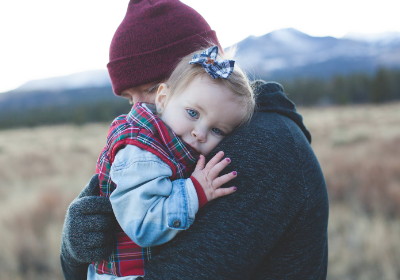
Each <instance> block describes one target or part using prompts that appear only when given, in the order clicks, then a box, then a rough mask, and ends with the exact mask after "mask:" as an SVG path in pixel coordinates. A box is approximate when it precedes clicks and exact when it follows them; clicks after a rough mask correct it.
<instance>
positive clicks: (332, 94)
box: [280, 68, 400, 106]
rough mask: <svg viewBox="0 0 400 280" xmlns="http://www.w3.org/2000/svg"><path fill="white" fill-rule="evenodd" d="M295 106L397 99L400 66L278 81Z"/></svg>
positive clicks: (384, 101) (381, 101)
mask: <svg viewBox="0 0 400 280" xmlns="http://www.w3.org/2000/svg"><path fill="white" fill-rule="evenodd" d="M280 83H281V84H282V85H283V86H284V88H285V91H286V93H287V94H288V96H289V98H290V99H291V100H292V101H293V102H295V103H296V105H299V106H318V105H351V104H367V103H372V104H380V103H386V102H393V101H396V100H397V101H398V100H400V70H399V69H385V68H381V69H379V70H378V71H377V72H376V73H375V74H373V75H370V74H365V73H353V74H349V75H345V76H344V75H337V76H334V77H331V78H329V79H320V78H302V79H293V80H291V81H289V82H285V81H281V82H280Z"/></svg>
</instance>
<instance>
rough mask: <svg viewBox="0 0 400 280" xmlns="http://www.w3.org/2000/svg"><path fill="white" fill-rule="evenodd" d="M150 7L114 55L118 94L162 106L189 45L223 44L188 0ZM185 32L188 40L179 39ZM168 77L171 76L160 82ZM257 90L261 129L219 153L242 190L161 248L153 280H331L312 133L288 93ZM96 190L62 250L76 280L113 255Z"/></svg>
mask: <svg viewBox="0 0 400 280" xmlns="http://www.w3.org/2000/svg"><path fill="white" fill-rule="evenodd" d="M151 2H152V4H151V3H150V1H131V2H130V3H129V7H128V11H127V14H126V16H125V19H124V21H123V22H122V23H121V25H120V27H119V28H118V30H117V32H116V34H115V36H114V38H113V41H112V44H111V48H110V63H109V65H108V70H109V73H110V77H111V80H112V83H113V89H114V92H115V93H116V94H119V95H121V96H125V97H128V98H129V99H130V100H131V102H137V101H145V102H151V101H153V100H154V98H155V97H154V94H152V89H153V87H154V86H155V85H156V84H157V83H158V82H160V81H162V80H163V79H166V78H167V76H168V74H169V73H168V70H165V69H172V68H173V67H174V66H175V61H176V60H178V58H179V57H183V56H184V55H185V54H187V53H190V51H187V53H185V54H182V53H183V52H185V50H183V51H182V53H178V50H181V48H184V47H185V46H188V41H189V42H191V43H193V44H194V45H198V44H201V43H202V42H204V40H206V41H213V42H215V43H216V44H218V40H217V38H216V36H215V33H214V32H213V31H212V30H211V29H210V28H209V26H208V24H207V23H206V22H205V20H204V19H203V18H202V17H201V16H200V15H198V13H196V12H195V11H194V10H192V9H190V8H189V7H187V6H186V5H184V4H182V3H180V2H179V1H167V0H164V1H163V0H160V1H151ZM135 5H139V6H140V5H143V6H140V7H139V6H136V7H134V6H135ZM171 6H173V8H171ZM167 7H169V8H170V9H168V8H167ZM140 8H142V9H140ZM188 14H189V16H188ZM194 27H196V28H194ZM199 27H200V28H199ZM191 28H192V29H191ZM193 28H194V29H193ZM143 29H146V32H144V31H142V30H143ZM151 29H154V30H156V31H155V32H151V31H149V30H151ZM161 29H162V30H161ZM188 29H191V31H188V32H186V33H184V32H183V30H188ZM179 32H181V33H184V35H183V36H182V34H180V35H179V36H175V33H179ZM137 34H138V35H137ZM189 34H192V35H198V34H202V35H201V36H189ZM136 35H137V36H136ZM139 35H140V36H139ZM152 35H154V37H153V36H152ZM156 35H158V36H156ZM163 35H164V36H163ZM167 35H168V36H167ZM160 36H163V37H161V38H162V40H160ZM195 38H197V39H195ZM169 40H170V41H169ZM196 40H197V41H196ZM136 48H138V49H139V52H137V49H136ZM140 51H143V52H140ZM141 54H143V56H142V55H141ZM161 54H162V55H161ZM153 56H154V57H156V58H157V59H152V57H153ZM164 56H170V57H169V58H168V59H167V58H165V57H164ZM171 63H172V64H173V65H172V67H169V65H170V64H171ZM160 69H164V72H163V75H161V74H160V75H153V71H155V72H157V71H158V70H160ZM125 74H126V75H125ZM121 77H122V78H121ZM253 86H254V90H255V93H256V94H257V96H258V98H257V105H258V109H257V112H256V113H255V115H254V117H253V119H252V121H251V122H250V124H249V125H248V126H246V127H244V128H243V129H241V130H239V131H238V132H236V133H235V134H233V135H231V136H229V137H227V138H226V139H225V140H224V141H223V142H222V143H221V144H220V145H219V146H218V147H217V148H216V151H220V150H222V151H224V152H225V155H226V156H227V157H230V158H231V160H232V163H231V165H230V166H229V168H227V170H226V172H229V171H233V170H236V171H237V172H238V177H237V179H235V180H234V181H233V182H232V184H234V185H235V186H237V188H238V190H237V191H236V192H235V193H234V194H232V195H230V196H227V197H224V198H221V199H219V200H216V201H215V202H212V203H209V204H207V205H206V206H205V207H204V208H202V209H201V210H200V211H199V213H198V216H197V217H196V221H195V222H194V224H193V225H192V228H191V229H189V230H187V231H185V232H183V233H182V234H180V235H178V236H177V238H175V239H174V240H173V241H171V242H169V243H167V244H166V245H163V246H160V247H157V251H158V252H157V253H154V254H153V256H152V258H151V260H149V261H147V263H146V275H145V279H325V278H326V272H327V222H328V200H327V193H326V186H325V181H324V178H323V175H322V172H321V169H320V166H319V164H318V161H317V159H316V157H315V155H314V153H313V151H312V149H311V147H310V144H309V143H310V141H311V137H310V134H309V132H308V131H307V129H306V128H305V126H304V125H303V122H302V118H301V116H300V115H299V114H298V113H297V112H296V108H295V106H294V104H293V103H292V102H291V101H290V100H289V99H288V98H287V97H286V95H285V94H284V92H283V88H282V87H281V86H280V85H278V84H276V83H265V82H262V81H258V82H255V83H254V84H253ZM213 155H214V153H211V154H210V156H213ZM96 189H98V181H97V178H96V177H93V178H92V180H91V181H90V182H89V184H88V186H87V187H86V188H85V190H84V191H83V192H82V194H81V195H80V196H79V197H78V198H77V199H76V200H74V201H73V202H72V203H71V205H70V207H69V209H68V212H67V216H66V220H65V225H64V230H63V237H62V248H61V249H62V250H61V263H62V267H63V272H64V276H65V279H67V280H69V279H75V280H76V279H86V271H87V267H88V263H89V262H91V261H96V260H99V259H102V258H104V257H105V256H107V254H108V253H109V252H110V250H111V248H110V246H111V245H110V244H112V235H111V232H112V231H113V229H114V225H115V220H114V218H113V215H112V214H111V213H112V209H111V207H110V205H109V202H108V200H106V199H104V198H101V197H98V196H97V195H96V192H95V191H94V190H96Z"/></svg>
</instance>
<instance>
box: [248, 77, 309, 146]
mask: <svg viewBox="0 0 400 280" xmlns="http://www.w3.org/2000/svg"><path fill="white" fill-rule="evenodd" d="M252 88H253V91H254V95H255V98H256V112H273V113H278V114H280V115H283V116H285V117H288V118H289V119H291V120H292V121H294V122H295V123H296V124H297V126H298V127H299V128H300V129H301V130H302V132H303V133H304V135H305V136H306V138H307V139H308V141H309V142H310V143H311V134H310V132H309V131H308V130H307V128H306V127H305V125H304V123H303V117H302V116H301V115H300V114H299V113H298V112H297V110H296V105H295V104H294V103H293V102H292V101H291V100H290V99H289V98H288V97H287V95H286V94H285V92H284V88H283V86H282V85H281V84H279V83H277V82H265V81H262V80H257V81H254V82H252Z"/></svg>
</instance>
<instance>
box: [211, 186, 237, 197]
mask: <svg viewBox="0 0 400 280" xmlns="http://www.w3.org/2000/svg"><path fill="white" fill-rule="evenodd" d="M236 190H237V188H236V187H229V188H219V189H216V190H215V192H214V198H218V197H221V196H225V195H229V194H232V193H234V192H235V191H236Z"/></svg>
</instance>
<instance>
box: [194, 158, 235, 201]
mask: <svg viewBox="0 0 400 280" xmlns="http://www.w3.org/2000/svg"><path fill="white" fill-rule="evenodd" d="M223 157H224V152H222V151H221V152H218V153H217V154H216V155H215V156H214V157H213V158H212V159H210V161H209V162H208V163H207V164H206V159H205V157H204V156H203V155H200V159H199V161H198V162H197V165H196V168H195V170H194V171H193V173H192V177H194V178H195V179H196V180H197V181H198V182H199V183H200V185H201V186H202V188H203V190H204V193H205V195H206V197H207V200H208V201H211V200H213V199H216V198H218V197H221V196H225V195H228V194H231V193H233V192H235V191H236V189H237V188H236V187H229V188H220V187H221V186H222V185H223V184H225V183H227V182H229V181H230V180H232V179H233V178H235V177H236V175H237V173H236V171H233V172H230V173H228V174H225V175H222V176H219V177H218V175H219V173H220V172H221V171H222V170H223V169H224V168H225V167H227V166H228V164H229V163H230V162H231V160H230V159H229V158H224V159H222V158H223Z"/></svg>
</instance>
